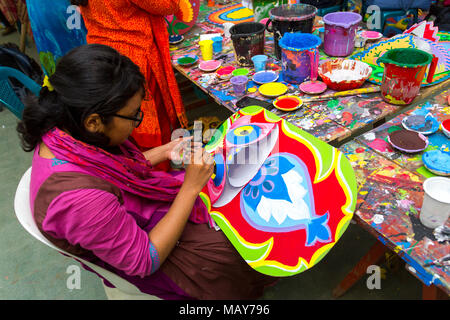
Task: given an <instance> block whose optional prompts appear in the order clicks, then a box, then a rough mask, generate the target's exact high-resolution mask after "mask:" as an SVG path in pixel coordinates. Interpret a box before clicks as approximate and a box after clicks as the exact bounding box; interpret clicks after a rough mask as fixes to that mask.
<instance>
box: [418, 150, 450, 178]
mask: <svg viewBox="0 0 450 320" xmlns="http://www.w3.org/2000/svg"><path fill="white" fill-rule="evenodd" d="M422 162H423V164H424V165H425V168H427V169H428V170H430V171H431V172H432V173H434V174H437V175H439V176H450V152H444V151H441V150H431V151H427V152H425V153H424V154H423V156H422Z"/></svg>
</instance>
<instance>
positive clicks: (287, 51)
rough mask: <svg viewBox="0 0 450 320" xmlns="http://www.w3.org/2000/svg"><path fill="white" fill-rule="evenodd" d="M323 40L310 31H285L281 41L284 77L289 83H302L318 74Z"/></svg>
mask: <svg viewBox="0 0 450 320" xmlns="http://www.w3.org/2000/svg"><path fill="white" fill-rule="evenodd" d="M321 43H322V40H321V39H320V38H319V37H318V36H316V35H313V34H309V33H301V32H296V33H285V34H284V36H283V37H282V38H281V40H280V41H279V45H280V47H281V67H282V72H283V79H284V81H286V82H289V83H302V82H304V81H309V80H311V74H315V75H317V69H318V68H319V49H318V48H319V46H320V44H321Z"/></svg>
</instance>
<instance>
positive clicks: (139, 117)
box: [113, 109, 144, 128]
mask: <svg viewBox="0 0 450 320" xmlns="http://www.w3.org/2000/svg"><path fill="white" fill-rule="evenodd" d="M113 116H114V117H119V118H122V119H127V120H132V121H134V122H135V124H134V127H135V128H137V127H139V126H140V125H141V122H142V119H144V112H143V111H142V110H141V109H139V111H138V113H137V114H136V117H135V118H133V117H127V116H123V115H121V114H113Z"/></svg>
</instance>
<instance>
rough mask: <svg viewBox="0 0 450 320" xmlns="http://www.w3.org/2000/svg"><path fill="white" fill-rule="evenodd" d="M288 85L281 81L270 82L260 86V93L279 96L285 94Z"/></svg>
mask: <svg viewBox="0 0 450 320" xmlns="http://www.w3.org/2000/svg"><path fill="white" fill-rule="evenodd" d="M287 90H288V87H287V86H286V85H285V84H283V83H281V82H270V83H266V84H263V85H262V86H260V87H259V93H261V94H262V95H263V96H267V97H278V96H281V95H282V94H285V93H286V91H287Z"/></svg>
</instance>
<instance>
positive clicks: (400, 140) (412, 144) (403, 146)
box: [388, 130, 428, 153]
mask: <svg viewBox="0 0 450 320" xmlns="http://www.w3.org/2000/svg"><path fill="white" fill-rule="evenodd" d="M388 141H389V143H390V144H391V145H392V146H393V147H394V148H396V149H397V150H400V151H403V152H407V153H415V152H420V151H423V150H425V149H426V147H427V146H428V139H427V138H426V137H425V136H424V135H422V134H420V133H418V132H414V131H410V130H397V131H394V132H392V133H391V134H389V136H388Z"/></svg>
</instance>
